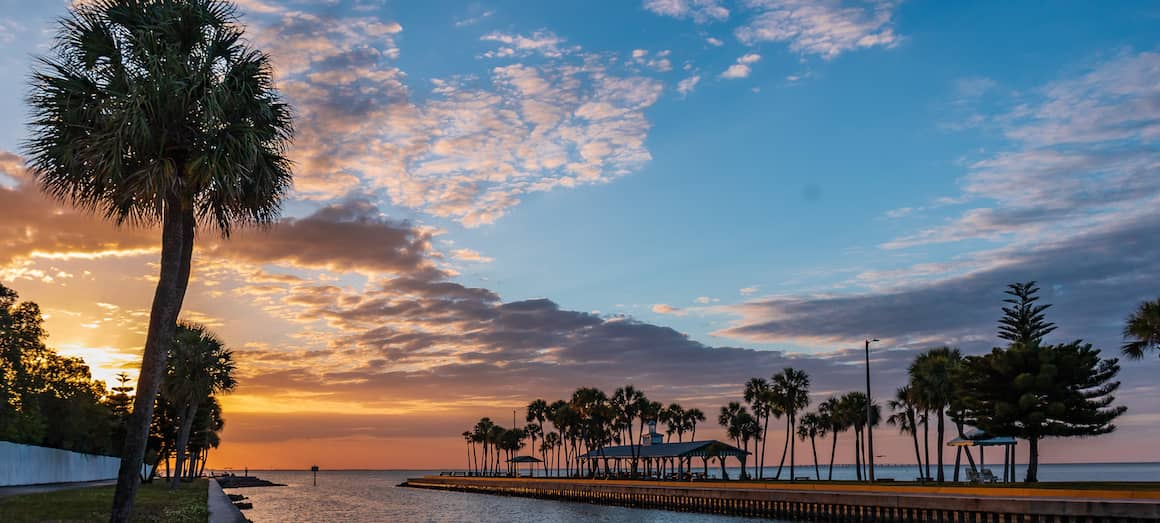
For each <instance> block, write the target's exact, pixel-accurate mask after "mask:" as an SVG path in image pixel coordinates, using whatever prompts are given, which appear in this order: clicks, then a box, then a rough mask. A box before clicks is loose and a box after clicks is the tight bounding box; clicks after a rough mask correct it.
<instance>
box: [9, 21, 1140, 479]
mask: <svg viewBox="0 0 1160 523" xmlns="http://www.w3.org/2000/svg"><path fill="white" fill-rule="evenodd" d="M238 3H239V14H240V15H241V20H242V23H244V24H245V25H246V27H247V37H248V39H249V41H250V42H251V43H252V45H254V46H256V47H258V48H260V49H262V50H264V51H267V52H268V53H270V55H271V56H272V60H273V63H274V65H275V68H276V71H275V72H276V79H277V84H278V88H279V89H280V92H281V93H282V95H283V96H284V97H285V99H286V100H287V101H289V102H290V103H291V104H292V105H293V107H294V110H295V119H296V121H295V125H296V128H297V135H296V139H295V142H294V145H293V147H292V148H291V150H290V156H291V159H292V160H293V161H294V162H295V167H294V171H295V188H294V192H293V193H292V194H291V196H290V198H289V199H288V201H287V202H286V205H285V208H284V213H283V218H282V219H281V221H280V222H279V223H278V224H277V225H276V226H275V227H272V228H271V229H269V230H240V231H236V232H235V234H233V235H232V236H231V237H230V238H229V239H223V238H220V237H218V236H217V235H215V233H214V232H213V231H212V230H209V229H207V230H206V231H204V232H202V233H200V235H199V238H198V243H197V247H196V252H195V254H194V270H193V276H192V281H191V286H190V291H189V293H188V295H187V298H186V304H185V308H184V310H183V317H185V318H187V319H190V320H194V321H199V322H203V323H205V324H207V325H208V326H210V327H211V328H212V329H213V330H215V331H216V332H218V333H219V334H220V335H221V337H222V338H223V339H224V340H225V341H226V342H227V344H228V345H229V346H230V348H231V349H232V350H234V352H235V356H236V358H237V360H238V362H239V369H238V373H239V386H238V388H237V390H236V391H235V392H233V393H232V394H230V395H228V396H226V397H225V398H224V400H223V404H224V408H225V412H226V429H225V432H224V434H223V438H224V442H223V445H222V447H221V448H220V449H219V450H217V451H216V453H215V454H213V455H212V457H211V467H213V466H217V467H242V466H249V467H250V468H306V467H309V466H310V465H312V464H317V465H320V466H322V467H323V468H364V469H366V468H440V467H453V466H461V465H462V462H463V461H464V459H463V456H464V452H463V451H464V446H463V442H462V438H461V437H460V436H459V434H460V433H461V432H462V431H463V430H465V429H467V428H469V427H470V426H471V425H472V424H473V423H474V421H475V420H476V419H478V418H479V417H481V416H491V417H492V418H493V419H495V420H497V421H498V422H500V423H502V424H505V425H506V424H509V423H510V416H511V414H512V411H513V410H518V412H517V413H516V414H517V416H519V417H520V418H521V420H522V418H523V415H524V412H523V410H522V407H523V406H525V405H527V403H529V402H530V401H531V400H533V399H535V398H537V397H543V398H546V399H548V400H549V401H551V400H553V399H557V398H563V397H567V396H569V395H570V393H571V391H572V390H574V389H575V388H577V387H580V386H598V387H601V388H604V389H605V390H607V391H609V392H611V390H612V389H614V388H615V387H618V386H621V385H625V384H629V383H631V384H634V385H636V386H637V388H640V389H643V390H644V391H645V392H646V394H647V395H648V396H649V397H650V398H651V399H655V400H659V401H662V402H664V403H670V402H674V401H676V402H680V403H681V404H683V405H684V406H686V407H691V406H696V407H700V408H701V409H702V410H704V411H705V412H707V413H715V412H716V411H717V409H718V408H719V407H720V406H721V405H724V404H725V403H727V402H728V401H736V400H740V396H741V391H742V387H743V384H744V382H745V381H746V380H747V379H748V378H750V377H754V376H761V377H769V376H770V375H772V374H774V373H776V372H778V371H780V370H781V369H782V368H784V367H787V366H792V367H795V368H800V369H804V370H806V371H807V372H809V374H810V375H811V378H812V389H811V392H812V395H811V399H812V401H813V402H814V403H815V404H816V403H818V402H820V401H821V400H823V399H825V398H826V397H829V396H830V395H832V394H840V393H843V392H846V391H849V390H856V389H859V388H861V387H863V385H862V381H861V380H863V372H864V367H863V366H862V365H863V364H862V357H863V356H862V347H863V340H865V339H867V338H879V339H881V340H882V341H881V342H880V343H878V344H875V345H874V352H873V354H872V361H871V367H872V369H873V376H874V378H873V379H874V383H873V392H874V395H875V397H879V398H882V397H886V396H887V395H890V394H892V393H893V390H894V389H895V388H896V387H898V386H900V385H901V384H902V383H903V382H904V381H905V369H906V365H907V363H908V362H909V361H910V360H911V359H912V358H913V357H914V355H915V354H917V353H918V352H920V351H921V350H923V349H926V348H930V347H935V346H941V345H951V346H955V347H959V348H960V349H962V350H963V351H964V352H965V353H968V354H977V353H981V352H985V351H987V350H990V348H991V347H994V346H998V345H1000V343H999V340H998V339H997V337H996V320H997V319H998V318H999V315H1000V314H1001V311H1000V306H1001V305H1002V299H1003V297H1004V296H1003V290H1004V287H1005V286H1006V285H1007V284H1008V283H1011V282H1016V281H1027V280H1036V281H1038V282H1039V284H1040V286H1041V287H1042V289H1043V290H1042V297H1043V299H1044V301H1046V302H1049V303H1052V304H1054V306H1053V307H1052V308H1051V309H1050V310H1049V313H1048V319H1049V320H1052V321H1054V322H1056V323H1057V324H1058V325H1059V329H1058V330H1057V331H1056V332H1054V333H1053V334H1052V335H1051V336H1050V337H1049V339H1048V341H1052V342H1066V341H1071V340H1074V339H1083V340H1085V341H1087V342H1090V343H1093V344H1095V346H1097V347H1098V348H1101V349H1102V350H1103V351H1104V355H1105V356H1107V357H1113V356H1116V355H1117V354H1118V350H1119V346H1120V343H1121V342H1122V339H1121V336H1120V331H1121V329H1122V326H1123V321H1124V318H1126V317H1127V315H1128V314H1129V313H1130V312H1131V311H1132V310H1133V309H1134V308H1135V307H1136V305H1137V304H1138V303H1139V302H1141V301H1143V300H1145V299H1154V298H1156V297H1157V296H1158V295H1160V284H1158V283H1157V282H1160V242H1156V241H1155V238H1157V235H1158V233H1160V210H1158V209H1160V207H1158V206H1157V204H1158V203H1160V176H1158V174H1160V172H1158V171H1160V147H1158V145H1160V33H1157V32H1156V31H1155V27H1156V25H1157V23H1160V7H1158V6H1157V5H1156V4H1155V3H1152V2H1127V1H1125V2H1114V3H1101V4H1093V3H1090V2H1066V1H1063V2H1053V3H1052V4H1051V6H1050V8H1048V7H1046V6H1045V5H1044V4H1043V3H1041V2H1018V1H1017V2H1011V1H1004V2H919V1H909V2H905V1H893V0H886V1H878V0H866V1H863V0H844V1H842V0H821V1H817V2H806V1H801V0H738V1H730V0H643V1H637V0H618V1H594V0H589V1H563V0H561V1H552V2H523V1H503V0H495V1H491V0H488V1H471V2H458V1H451V0H440V1H437V2H405V1H390V0H317V1H308V0H284V1H275V0H241V1H239V2H238ZM68 6H69V2H68V1H66V0H49V1H44V2H26V1H23V0H0V69H2V70H3V71H5V73H6V74H4V75H2V76H0V114H3V115H5V118H3V119H2V120H0V283H3V284H4V285H6V286H9V287H11V288H13V289H15V290H16V291H17V292H19V293H20V294H21V297H22V298H23V299H25V300H31V301H36V302H37V303H39V304H40V305H41V306H42V308H43V309H44V311H45V317H46V324H47V328H48V331H49V333H50V338H49V339H48V343H49V344H50V345H51V346H53V347H55V348H56V349H57V350H59V351H60V352H62V353H65V354H69V355H78V356H82V357H84V359H85V360H86V361H87V362H89V363H90V364H91V365H92V366H93V369H94V373H95V374H96V376H97V377H99V378H102V379H106V380H108V379H110V378H111V376H112V375H113V374H115V373H117V372H120V371H121V370H126V369H127V370H130V371H131V372H132V371H133V370H134V369H135V368H136V365H137V363H138V362H139V358H140V353H141V347H142V345H143V340H144V331H145V325H146V320H147V317H148V308H149V303H150V299H151V296H152V289H153V286H154V284H155V282H156V274H157V270H158V265H157V261H158V256H159V250H160V249H159V232H158V231H157V230H156V229H148V228H128V227H125V228H116V227H114V226H112V225H110V224H108V223H105V222H102V221H101V220H100V219H99V218H98V217H94V216H89V215H85V214H82V213H79V212H77V211H74V210H72V209H69V208H67V207H63V206H61V205H59V204H57V203H55V202H52V201H49V200H47V199H46V198H45V197H43V196H42V195H41V194H40V192H39V189H38V188H37V186H36V184H35V182H34V180H33V178H32V175H31V173H29V172H28V171H27V170H26V168H25V167H24V157H23V156H22V143H23V141H24V140H25V139H26V138H27V137H28V128H27V127H26V125H25V123H24V122H25V120H26V117H27V114H28V111H27V108H26V106H25V104H24V101H23V98H24V96H25V94H26V93H27V89H28V76H29V73H30V72H31V70H32V67H33V63H34V60H35V57H37V56H43V55H45V54H46V53H48V52H50V50H51V44H52V36H53V33H54V31H55V30H56V26H55V23H56V22H55V20H56V19H57V18H59V17H61V16H64V15H66V13H67V9H68ZM1122 363H1123V370H1122V372H1121V374H1120V377H1119V379H1120V380H1121V381H1122V382H1123V385H1122V387H1121V389H1120V391H1119V393H1118V394H1117V396H1118V402H1119V403H1121V404H1123V405H1126V406H1128V408H1129V410H1128V413H1127V414H1126V415H1124V416H1123V417H1121V418H1120V419H1119V420H1118V421H1117V425H1118V430H1117V431H1116V432H1115V433H1113V434H1111V435H1107V436H1102V437H1100V438H1099V439H1098V440H1091V439H1069V440H1049V441H1047V442H1045V443H1043V444H1042V446H1041V449H1042V452H1043V455H1044V460H1045V461H1049V462H1050V461H1054V462H1071V461H1095V462H1098V461H1138V460H1139V461H1148V460H1151V461H1160V448H1158V447H1157V446H1156V445H1154V444H1153V443H1154V442H1155V440H1156V439H1157V438H1160V401H1158V400H1157V397H1160V395H1158V392H1160V390H1158V386H1157V384H1156V382H1155V378H1154V377H1155V376H1156V374H1157V371H1160V360H1158V359H1157V358H1155V357H1152V358H1149V359H1146V360H1144V361H1124V362H1122ZM707 425H712V423H711V422H710V423H708V424H707ZM701 430H704V431H705V434H707V435H708V436H710V437H721V433H720V430H719V429H718V428H716V427H705V428H703V429H699V435H700V434H701ZM782 436H783V434H782V433H781V432H780V431H774V430H772V429H771V441H772V442H773V443H771V447H775V446H776V442H777V441H779V440H780V438H781V437H782ZM847 439H850V438H849V437H848V435H847ZM875 441H876V444H877V446H879V447H880V451H879V454H881V455H882V456H883V457H882V458H878V461H879V462H880V463H881V462H885V463H903V462H907V461H909V459H910V458H909V456H910V455H911V451H910V450H909V441H908V440H907V439H904V438H903V437H901V436H899V435H898V434H897V433H896V430H895V429H893V428H890V427H884V428H882V429H880V430H879V431H877V432H876V434H875ZM848 443H849V442H847V441H843V440H842V439H839V444H838V446H839V451H838V452H839V454H838V461H839V462H844V461H852V456H850V454H852V450H850V447H848V446H847V444H848ZM1093 443H1094V444H1093ZM797 449H798V456H797V462H798V463H799V464H800V463H807V462H809V460H810V458H809V449H808V446H807V445H798V447H797ZM771 452H775V451H771ZM1020 455H1022V451H1021V452H1020Z"/></svg>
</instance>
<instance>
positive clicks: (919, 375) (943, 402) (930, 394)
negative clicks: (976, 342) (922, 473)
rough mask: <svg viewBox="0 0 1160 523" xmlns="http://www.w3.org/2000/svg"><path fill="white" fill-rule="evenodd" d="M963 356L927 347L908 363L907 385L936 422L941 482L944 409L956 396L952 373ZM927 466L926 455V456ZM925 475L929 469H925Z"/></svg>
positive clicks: (928, 465) (948, 348)
mask: <svg viewBox="0 0 1160 523" xmlns="http://www.w3.org/2000/svg"><path fill="white" fill-rule="evenodd" d="M962 362H963V355H962V353H961V352H959V350H958V349H952V348H950V347H938V348H934V349H930V350H928V351H926V352H924V353H922V354H919V355H918V357H916V358H915V359H914V362H913V363H911V364H910V368H909V369H908V373H909V375H910V382H911V388H912V389H913V392H914V394H915V395H916V397H917V399H918V403H919V404H920V405H922V407H923V409H924V410H928V411H930V412H932V413H933V414H934V415H935V416H936V418H935V421H936V422H937V423H938V437H937V439H936V440H935V443H936V452H935V455H936V456H937V458H938V469H937V475H938V481H939V482H942V481H945V480H946V478H945V475H944V472H943V441H944V439H945V436H946V426H945V420H946V409H947V407H948V406H949V405H950V404H951V401H952V400H953V399H954V398H955V396H956V395H957V393H956V391H955V381H954V378H953V376H954V373H955V372H957V371H956V369H957V368H958V367H959V366H960V365H962ZM926 465H927V468H928V469H929V468H930V458H929V457H928V458H927V463H926ZM928 474H929V472H928Z"/></svg>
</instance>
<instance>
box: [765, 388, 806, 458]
mask: <svg viewBox="0 0 1160 523" xmlns="http://www.w3.org/2000/svg"><path fill="white" fill-rule="evenodd" d="M770 383H771V385H770V388H771V389H772V390H773V394H774V398H775V401H776V402H777V403H778V404H779V405H780V406H781V409H780V410H781V412H782V413H784V414H785V421H786V424H785V443H786V444H785V447H784V448H783V449H782V451H781V463H779V464H778V465H777V474H775V475H774V478H775V479H780V478H781V468H782V465H785V456H786V454H787V453H788V454H789V476H790V479H791V480H792V479H793V475H794V450H795V447H796V444H795V443H794V437H793V436H794V426H795V425H796V424H797V413H798V412H801V411H802V410H803V409H805V408H806V407H807V406H809V404H810V377H809V375H808V374H806V373H805V371H800V370H797V369H794V368H792V367H787V368H785V369H782V371H781V372H780V373H778V374H775V375H774V376H773V379H772V380H771V382H770Z"/></svg>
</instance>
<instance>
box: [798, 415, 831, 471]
mask: <svg viewBox="0 0 1160 523" xmlns="http://www.w3.org/2000/svg"><path fill="white" fill-rule="evenodd" d="M797 435H798V438H800V439H801V440H802V441H805V440H806V439H809V440H810V450H811V451H812V452H813V454H814V479H818V480H821V479H822V472H821V470H820V469H819V468H818V444H817V438H818V437H825V436H826V425H825V423H824V420H823V419H822V416H820V415H818V414H817V413H814V412H810V413H807V414H805V415H804V416H802V418H801V420H800V423H799V424H798V428H797Z"/></svg>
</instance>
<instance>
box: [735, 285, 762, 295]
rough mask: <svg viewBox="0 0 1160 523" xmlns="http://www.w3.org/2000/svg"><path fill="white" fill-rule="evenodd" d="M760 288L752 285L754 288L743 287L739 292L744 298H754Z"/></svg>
mask: <svg viewBox="0 0 1160 523" xmlns="http://www.w3.org/2000/svg"><path fill="white" fill-rule="evenodd" d="M758 288H759V287H758V286H757V285H752V286H749V287H742V288H741V289H740V290H739V291H737V292H739V293H740V294H741V295H742V296H752V295H754V294H757V290H758Z"/></svg>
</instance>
